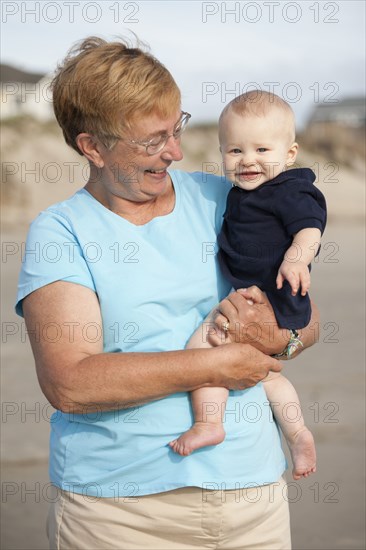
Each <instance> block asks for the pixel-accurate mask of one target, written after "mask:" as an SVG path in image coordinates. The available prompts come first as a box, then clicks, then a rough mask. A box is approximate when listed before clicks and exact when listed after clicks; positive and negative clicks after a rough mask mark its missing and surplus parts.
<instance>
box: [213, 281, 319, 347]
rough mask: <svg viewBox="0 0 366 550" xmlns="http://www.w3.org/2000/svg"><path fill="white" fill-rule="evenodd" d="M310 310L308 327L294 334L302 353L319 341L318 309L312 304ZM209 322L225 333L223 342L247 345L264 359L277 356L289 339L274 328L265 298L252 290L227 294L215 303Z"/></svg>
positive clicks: (241, 290) (273, 318)
mask: <svg viewBox="0 0 366 550" xmlns="http://www.w3.org/2000/svg"><path fill="white" fill-rule="evenodd" d="M311 306H312V315H311V320H310V323H309V324H308V326H307V327H305V328H303V329H301V330H299V331H298V332H299V334H300V337H301V341H302V343H303V345H304V348H303V349H305V348H307V347H309V346H312V345H313V344H315V343H316V342H317V341H318V337H319V313H318V309H317V307H316V305H315V304H314V303H312V304H311ZM212 318H213V320H214V323H215V325H216V326H217V327H218V328H219V329H220V330H221V331H225V333H226V342H241V343H244V344H251V345H252V346H254V347H255V348H257V349H258V350H260V351H262V352H263V353H266V354H267V355H273V354H275V353H281V351H283V349H284V348H285V347H286V345H287V344H288V341H289V339H290V333H289V331H288V330H287V329H281V328H279V327H278V325H277V321H276V317H275V315H274V312H273V308H272V306H271V304H270V302H269V300H268V298H267V296H266V295H265V294H264V292H262V291H261V290H260V289H259V288H258V287H256V286H251V287H249V288H247V289H239V290H237V291H236V292H232V293H231V294H229V296H227V298H225V299H224V300H222V302H220V303H219V305H218V306H217V308H216V310H215V313H214V314H213V316H212ZM296 355H297V354H296Z"/></svg>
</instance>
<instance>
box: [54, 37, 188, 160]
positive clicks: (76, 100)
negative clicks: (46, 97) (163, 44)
mask: <svg viewBox="0 0 366 550" xmlns="http://www.w3.org/2000/svg"><path fill="white" fill-rule="evenodd" d="M52 90H53V106H54V111H55V115H56V118H57V121H58V123H59V125H60V126H61V128H62V131H63V134H64V138H65V140H66V143H68V144H69V145H70V146H71V147H73V148H74V149H75V150H76V151H77V152H78V153H80V151H79V149H78V147H77V145H76V141H75V140H76V137H77V136H78V134H80V133H82V132H86V133H89V134H92V135H94V136H96V137H98V138H99V139H100V140H101V141H102V143H104V145H106V146H107V147H108V148H110V149H111V148H112V147H113V146H114V145H115V143H116V142H117V140H118V138H120V137H123V135H124V133H125V132H126V130H127V131H128V130H130V129H131V125H132V123H133V122H134V120H137V119H141V117H144V116H148V115H150V114H155V115H157V116H161V117H162V118H168V117H170V116H173V114H174V113H175V112H177V111H178V110H179V109H180V104H181V95H180V91H179V88H178V86H177V84H176V83H175V81H174V79H173V77H172V75H171V74H170V72H169V71H168V70H167V69H166V68H165V67H164V65H162V63H160V62H159V61H158V60H157V59H155V57H153V56H152V55H151V54H149V53H148V52H147V51H143V49H142V48H141V47H140V44H139V47H131V46H130V45H129V44H128V43H127V41H125V40H123V39H119V40H118V41H117V42H107V41H106V40H103V39H102V38H98V37H94V36H92V37H89V38H86V39H85V40H83V41H81V42H80V43H78V44H76V46H74V47H73V48H72V49H71V50H70V51H69V53H68V54H67V56H66V58H65V59H64V61H63V62H62V64H61V65H59V67H58V68H57V72H56V75H55V77H54V79H53V81H52ZM80 154H81V153H80Z"/></svg>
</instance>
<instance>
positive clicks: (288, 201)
mask: <svg viewBox="0 0 366 550" xmlns="http://www.w3.org/2000/svg"><path fill="white" fill-rule="evenodd" d="M277 191H280V192H277ZM274 199H275V200H274V201H273V203H272V210H273V213H274V214H275V215H276V216H277V217H278V218H280V219H281V221H282V223H283V224H284V226H285V227H286V230H287V232H288V234H289V235H294V234H295V233H298V232H299V231H301V230H302V229H306V228H308V227H316V228H318V229H319V230H320V231H321V233H323V232H324V229H325V224H326V219H327V207H326V202H325V198H324V195H323V194H322V193H321V191H319V189H318V188H317V187H315V185H312V184H308V183H302V182H294V183H292V182H291V183H290V184H289V185H284V186H280V187H279V188H278V190H276V193H275V194H274Z"/></svg>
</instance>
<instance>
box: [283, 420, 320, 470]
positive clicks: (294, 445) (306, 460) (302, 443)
mask: <svg viewBox="0 0 366 550" xmlns="http://www.w3.org/2000/svg"><path fill="white" fill-rule="evenodd" d="M288 445H289V449H290V452H291V457H292V464H293V469H292V477H293V478H294V479H300V478H301V477H308V476H309V475H310V474H313V473H315V472H316V452H315V444H314V438H313V436H312V433H311V432H310V430H308V429H307V428H306V427H304V428H302V429H301V430H300V431H299V432H297V433H296V434H295V436H294V438H293V440H292V441H288Z"/></svg>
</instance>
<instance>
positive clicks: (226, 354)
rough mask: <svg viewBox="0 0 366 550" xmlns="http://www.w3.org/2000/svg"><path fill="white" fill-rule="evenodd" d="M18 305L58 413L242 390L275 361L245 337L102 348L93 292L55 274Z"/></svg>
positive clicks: (273, 366)
mask: <svg viewBox="0 0 366 550" xmlns="http://www.w3.org/2000/svg"><path fill="white" fill-rule="evenodd" d="M23 311H24V317H25V321H26V325H27V330H28V333H29V335H30V340H31V345H32V350H33V354H34V357H35V362H36V368H37V375H38V379H39V383H40V385H41V388H42V391H43V392H44V394H45V396H46V397H47V399H48V400H49V401H50V403H51V404H52V405H53V406H54V407H55V408H56V409H59V410H61V411H63V412H68V413H75V414H82V413H83V412H93V411H100V410H102V411H106V410H113V409H122V408H129V407H133V406H136V405H140V404H143V403H147V402H149V401H154V400H156V399H160V398H162V397H165V396H167V395H169V394H172V393H176V392H182V391H192V390H195V389H197V388H201V387H205V386H206V387H207V386H214V387H216V386H225V387H227V388H230V389H244V388H247V387H250V386H254V385H255V384H257V383H258V382H259V381H260V380H262V379H263V378H265V377H266V376H267V374H268V372H269V370H274V371H279V370H281V367H280V364H279V362H278V361H276V360H275V359H272V358H271V357H267V356H266V355H264V354H263V353H261V352H260V351H258V350H256V349H254V348H253V347H252V346H249V345H245V344H229V345H227V346H221V347H218V348H215V349H194V350H184V351H171V352H162V353H103V338H102V336H101V335H102V319H101V314H100V307H99V302H98V299H97V296H96V294H95V293H94V292H93V291H92V290H90V289H89V288H86V287H84V286H81V285H78V284H74V283H67V282H64V281H58V282H56V283H52V284H50V285H47V286H44V287H42V288H40V289H39V290H36V291H35V292H32V293H31V294H29V295H28V296H27V297H26V298H25V299H24V300H23ZM86 327H88V330H86ZM93 327H94V329H95V330H94V332H93ZM98 332H99V335H100V337H98V338H97V337H96V336H97V334H98Z"/></svg>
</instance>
